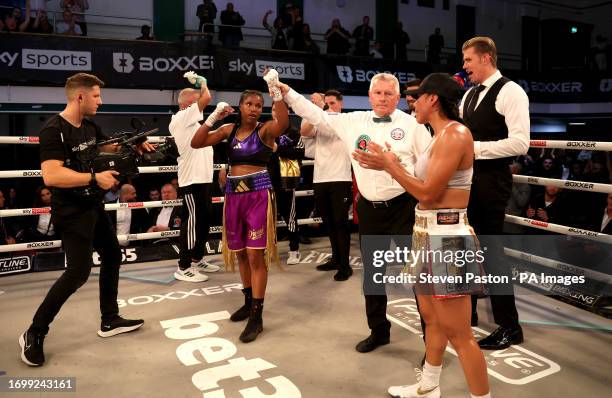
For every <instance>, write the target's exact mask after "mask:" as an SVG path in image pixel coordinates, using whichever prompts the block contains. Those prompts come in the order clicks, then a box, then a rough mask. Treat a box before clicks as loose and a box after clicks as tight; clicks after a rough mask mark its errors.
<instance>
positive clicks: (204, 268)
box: [191, 259, 221, 272]
mask: <svg viewBox="0 0 612 398" xmlns="http://www.w3.org/2000/svg"><path fill="white" fill-rule="evenodd" d="M191 268H193V269H196V270H198V271H200V272H217V271H219V270H220V269H221V267H219V266H218V265H215V264H213V263H209V262H208V261H206V260H204V259H201V260H200V261H198V262H197V263H191Z"/></svg>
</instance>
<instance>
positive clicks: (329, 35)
mask: <svg viewBox="0 0 612 398" xmlns="http://www.w3.org/2000/svg"><path fill="white" fill-rule="evenodd" d="M350 38H351V34H350V33H349V32H348V31H347V30H346V29H344V28H343V27H342V25H340V20H339V19H338V18H335V19H334V20H333V21H332V25H331V28H329V29H327V32H325V40H327V54H331V55H345V54H348V52H349V50H350V49H351V43H350V42H349V39H350Z"/></svg>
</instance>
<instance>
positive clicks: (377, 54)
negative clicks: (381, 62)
mask: <svg viewBox="0 0 612 398" xmlns="http://www.w3.org/2000/svg"><path fill="white" fill-rule="evenodd" d="M380 47H381V45H380V42H379V41H378V40H377V41H376V42H375V43H374V47H372V51H370V56H371V57H372V58H384V57H383V55H382V54H381V52H380Z"/></svg>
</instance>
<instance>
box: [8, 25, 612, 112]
mask: <svg viewBox="0 0 612 398" xmlns="http://www.w3.org/2000/svg"><path fill="white" fill-rule="evenodd" d="M0 40H1V41H2V47H0V84H7V85H8V84H11V85H30V86H36V85H42V86H46V85H54V86H55V85H63V84H64V83H65V81H66V78H67V77H68V76H70V75H72V74H74V73H77V72H89V73H93V74H95V75H97V76H98V77H100V78H101V79H102V80H104V81H105V82H106V84H107V86H108V87H117V88H148V89H178V88H182V87H185V86H186V81H185V79H184V78H183V77H182V76H183V74H184V73H185V72H187V71H190V70H193V71H195V72H197V73H198V74H201V75H203V76H205V77H206V78H207V79H208V80H209V85H210V87H211V88H213V89H223V90H232V91H242V90H245V89H259V90H265V89H266V86H265V84H264V82H263V81H262V79H261V76H262V74H263V71H264V70H265V69H266V68H267V67H273V68H275V69H276V70H277V71H278V72H279V74H280V77H281V79H282V80H283V81H285V82H286V83H288V84H289V85H291V86H292V87H293V88H295V89H296V90H298V91H300V92H302V93H311V92H313V91H323V90H326V89H330V88H335V89H339V90H340V91H342V92H344V93H346V94H350V95H365V94H366V93H367V91H368V88H369V85H370V81H371V79H372V77H373V76H374V75H375V74H376V73H378V72H389V73H392V74H394V75H395V76H396V77H397V78H398V80H399V82H400V85H401V86H403V85H404V84H405V83H406V82H408V81H410V80H412V79H414V78H415V77H419V78H422V77H424V76H426V75H427V74H429V73H430V72H432V68H431V66H430V65H429V64H426V63H422V62H395V61H393V60H383V59H373V58H367V57H326V56H319V57H313V56H312V55H311V54H303V53H294V52H286V51H283V52H278V51H268V50H254V49H239V50H227V49H223V48H217V49H216V50H212V51H209V50H206V51H205V50H204V49H203V48H202V47H200V46H198V45H197V44H192V43H159V42H154V43H151V42H141V41H127V40H107V39H89V38H75V37H60V36H42V35H27V34H26V35H21V34H20V35H10V34H2V33H0ZM446 68H447V69H446V71H447V72H449V73H451V74H453V73H455V72H457V71H459V70H460V68H459V65H458V66H457V67H456V68H453V67H452V66H450V67H449V66H446ZM502 72H503V73H504V74H506V75H507V76H508V77H510V78H511V79H513V80H514V81H516V82H517V83H518V84H519V85H521V87H523V89H524V90H525V91H526V92H527V94H528V95H529V98H530V100H531V101H532V102H543V103H563V102H564V103H571V102H611V101H612V75H610V74H608V75H598V74H596V73H589V74H581V75H579V76H578V75H575V74H573V75H572V74H568V73H563V72H555V73H554V74H553V73H551V74H545V75H544V74H530V75H527V74H524V73H522V72H515V71H505V70H504V71H502Z"/></svg>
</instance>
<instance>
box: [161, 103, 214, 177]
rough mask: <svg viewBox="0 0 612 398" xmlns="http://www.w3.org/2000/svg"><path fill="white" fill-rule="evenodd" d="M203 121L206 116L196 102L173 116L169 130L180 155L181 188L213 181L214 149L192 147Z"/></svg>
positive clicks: (179, 173) (179, 175) (179, 174)
mask: <svg viewBox="0 0 612 398" xmlns="http://www.w3.org/2000/svg"><path fill="white" fill-rule="evenodd" d="M202 119H204V115H203V113H202V112H200V109H199V108H198V104H197V103H196V102H194V103H193V104H191V105H189V106H188V107H187V108H185V109H181V110H180V111H178V112H177V113H176V114H175V115H172V120H171V121H170V126H169V127H168V129H169V130H170V134H171V135H172V137H174V140H175V142H176V146H177V147H178V151H179V154H180V156H179V157H178V159H177V161H178V183H179V187H186V186H188V185H192V184H205V183H211V182H212V180H213V149H212V147H204V148H198V149H194V148H192V147H191V139H192V138H193V136H194V135H195V133H196V131H198V129H199V128H200V123H199V122H200V121H201V120H202Z"/></svg>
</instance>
